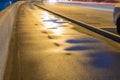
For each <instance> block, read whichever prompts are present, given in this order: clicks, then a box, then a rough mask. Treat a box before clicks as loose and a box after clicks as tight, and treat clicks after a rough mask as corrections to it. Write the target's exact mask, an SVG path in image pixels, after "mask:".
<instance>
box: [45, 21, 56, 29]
mask: <svg viewBox="0 0 120 80" xmlns="http://www.w3.org/2000/svg"><path fill="white" fill-rule="evenodd" d="M44 25H45V28H47V29H53V28H54V29H55V28H57V24H55V23H53V22H44Z"/></svg>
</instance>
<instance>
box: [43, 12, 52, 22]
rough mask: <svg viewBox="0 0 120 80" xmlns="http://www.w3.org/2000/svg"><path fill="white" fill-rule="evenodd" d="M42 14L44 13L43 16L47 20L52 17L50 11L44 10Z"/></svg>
mask: <svg viewBox="0 0 120 80" xmlns="http://www.w3.org/2000/svg"><path fill="white" fill-rule="evenodd" d="M42 15H43V18H44V19H45V20H48V19H50V14H49V13H48V12H46V11H43V12H42Z"/></svg>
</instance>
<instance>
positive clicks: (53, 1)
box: [49, 0, 57, 3]
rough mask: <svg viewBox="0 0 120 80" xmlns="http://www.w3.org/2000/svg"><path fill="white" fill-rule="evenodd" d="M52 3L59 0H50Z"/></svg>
mask: <svg viewBox="0 0 120 80" xmlns="http://www.w3.org/2000/svg"><path fill="white" fill-rule="evenodd" d="M49 2H50V3H56V2H57V0H49Z"/></svg>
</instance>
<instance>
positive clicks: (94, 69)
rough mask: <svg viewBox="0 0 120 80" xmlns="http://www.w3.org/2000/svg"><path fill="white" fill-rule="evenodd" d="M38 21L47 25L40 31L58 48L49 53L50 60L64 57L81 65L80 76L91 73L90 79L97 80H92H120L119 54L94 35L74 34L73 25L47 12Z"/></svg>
mask: <svg viewBox="0 0 120 80" xmlns="http://www.w3.org/2000/svg"><path fill="white" fill-rule="evenodd" d="M39 19H40V21H41V22H42V24H43V25H44V27H43V28H41V29H40V31H41V32H42V33H43V34H45V35H47V36H48V38H49V39H50V41H51V42H53V44H54V45H55V46H56V48H54V49H52V50H48V52H51V53H52V54H50V55H51V56H56V55H59V56H63V55H64V56H65V58H67V59H68V60H70V61H71V63H72V64H73V65H74V64H77V63H79V64H77V67H80V69H78V72H77V73H81V72H82V71H83V72H85V71H86V72H87V71H88V72H90V73H91V76H93V77H94V76H96V78H95V79H93V80H119V79H120V77H119V76H118V75H119V74H120V71H119V70H118V69H119V67H120V64H119V61H120V58H119V57H118V56H119V52H116V51H115V50H114V49H113V48H112V47H111V46H109V44H107V43H106V42H104V41H103V40H100V39H98V38H95V37H93V36H92V35H91V36H89V35H87V34H84V33H80V32H77V31H75V30H73V29H72V27H74V25H72V24H71V23H70V22H68V21H66V20H63V19H61V18H58V17H56V16H53V15H52V14H50V13H48V12H46V11H42V13H41V14H40V17H39ZM55 53H56V54H55ZM63 53H64V54H63ZM69 63H70V62H69ZM75 67H76V66H75ZM81 67H83V70H82V69H81ZM117 70H118V71H117ZM116 72H117V73H116ZM115 73H116V74H115ZM86 74H87V73H86ZM88 74H89V73H88ZM89 75H90V74H89ZM101 76H102V77H101ZM103 76H104V77H103ZM113 78H114V79H113Z"/></svg>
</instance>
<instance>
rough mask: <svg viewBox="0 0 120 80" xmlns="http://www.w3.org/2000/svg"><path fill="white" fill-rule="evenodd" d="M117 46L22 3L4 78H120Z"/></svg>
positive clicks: (94, 79)
mask: <svg viewBox="0 0 120 80" xmlns="http://www.w3.org/2000/svg"><path fill="white" fill-rule="evenodd" d="M76 28H77V29H79V30H80V31H76V30H75V29H76ZM119 48H120V45H119V44H118V43H117V42H114V41H111V40H109V39H107V38H105V37H102V36H100V35H98V34H96V33H94V32H91V31H89V30H87V29H84V28H78V25H75V24H73V23H71V22H69V21H66V20H64V19H61V18H59V17H57V16H54V15H53V14H50V13H48V12H46V11H44V10H41V9H39V8H37V7H35V6H31V4H30V5H23V6H22V7H21V8H20V10H19V12H18V16H17V21H16V24H15V26H14V28H13V34H12V38H11V44H10V50H9V58H8V63H7V68H6V73H5V80H120V70H119V68H120V63H119V62H120V56H119V55H120V54H119V53H120V51H119Z"/></svg>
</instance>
